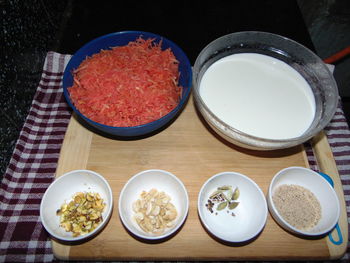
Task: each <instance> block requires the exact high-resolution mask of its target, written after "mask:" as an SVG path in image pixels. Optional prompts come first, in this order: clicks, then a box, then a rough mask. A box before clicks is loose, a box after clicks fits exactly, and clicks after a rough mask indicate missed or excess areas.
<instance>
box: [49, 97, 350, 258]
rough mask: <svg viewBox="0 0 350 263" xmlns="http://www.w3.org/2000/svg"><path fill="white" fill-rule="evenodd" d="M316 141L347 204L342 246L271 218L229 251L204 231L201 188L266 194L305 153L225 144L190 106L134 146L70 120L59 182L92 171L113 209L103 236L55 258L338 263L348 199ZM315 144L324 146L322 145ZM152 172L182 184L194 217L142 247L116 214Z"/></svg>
mask: <svg viewBox="0 0 350 263" xmlns="http://www.w3.org/2000/svg"><path fill="white" fill-rule="evenodd" d="M319 141H321V144H322V143H323V144H322V145H323V146H322V147H321V149H318V150H319V152H320V154H321V155H323V154H324V153H325V154H326V155H327V156H326V158H327V160H328V159H329V158H330V159H331V160H328V161H329V162H330V164H326V165H325V166H326V168H327V169H328V170H327V172H331V176H332V178H333V180H334V181H335V187H336V190H337V193H338V196H339V198H340V200H341V202H342V203H341V207H342V218H341V222H340V223H339V225H340V227H341V231H342V234H343V238H344V240H345V242H343V243H342V244H341V245H339V246H336V245H334V244H332V243H331V242H330V241H329V238H328V237H327V236H326V237H323V238H318V239H317V238H316V239H311V238H301V237H297V236H294V235H292V234H290V233H288V232H286V231H284V230H283V229H282V228H281V227H280V226H279V225H278V224H277V223H276V222H275V221H274V220H273V219H272V218H271V216H270V215H269V216H268V219H267V223H266V226H265V228H264V230H263V231H262V233H261V234H260V235H259V236H258V237H257V238H256V239H254V240H253V241H252V242H250V243H246V244H235V245H232V244H224V243H221V242H220V241H218V240H216V239H214V238H213V237H212V236H210V235H209V234H208V233H207V232H206V230H205V229H204V228H203V226H202V225H201V223H200V219H199V217H198V214H197V196H198V193H199V190H200V188H201V186H202V184H203V183H204V182H205V181H206V180H207V179H208V178H209V177H211V176H212V175H214V174H216V173H219V172H223V171H235V172H239V173H243V174H245V175H247V176H249V177H250V178H252V179H253V180H254V181H255V182H256V183H257V184H258V185H259V186H260V187H261V189H262V190H263V192H264V193H265V194H266V193H267V189H268V185H269V183H270V181H271V179H272V177H273V176H274V174H275V173H276V172H278V171H279V170H281V169H283V168H285V167H288V166H304V167H308V162H307V158H306V154H305V151H304V149H303V147H302V146H298V147H294V148H291V149H287V150H278V151H269V152H263V151H252V150H246V149H241V148H238V147H236V146H234V145H232V144H230V143H228V142H226V141H224V140H222V139H221V138H220V137H219V136H218V135H216V134H215V133H214V132H213V131H212V130H211V128H209V127H208V125H206V123H205V121H203V119H202V118H201V116H200V114H199V113H198V112H197V110H196V109H195V107H194V105H193V101H192V98H191V99H190V100H189V101H188V103H187V105H186V107H185V109H184V111H183V112H182V113H181V114H180V116H179V117H178V118H177V119H176V120H175V121H174V122H173V123H172V124H171V125H169V126H168V127H166V128H165V129H164V130H162V131H161V132H159V133H157V134H154V135H153V136H149V137H146V138H142V139H137V140H121V139H115V138H114V139H113V138H107V137H104V136H101V135H99V134H97V133H94V132H92V131H91V130H89V128H88V127H84V126H83V125H82V124H81V123H79V122H78V121H77V119H76V117H75V116H73V117H72V118H71V121H70V124H69V126H68V129H67V133H66V136H65V139H64V143H63V146H62V150H61V154H60V158H59V163H58V167H57V171H56V177H59V176H61V175H62V174H64V173H66V172H68V171H71V170H74V169H90V170H94V171H96V172H98V173H100V174H102V175H103V176H104V177H105V178H106V179H107V180H108V182H109V183H110V185H111V187H112V189H113V196H114V208H113V214H112V217H111V219H110V221H109V223H108V224H107V226H106V228H105V229H104V230H103V231H102V232H101V233H100V234H99V235H97V236H96V237H95V238H93V239H91V240H89V241H87V242H85V243H81V244H72V245H69V244H62V243H58V242H57V241H54V240H52V246H53V251H54V255H55V256H56V257H57V258H59V259H70V260H77V259H85V260H136V261H137V260H220V261H221V260H257V259H260V260H268V259H271V260H277V259H280V260H284V259H293V260H294V259H298V260H300V259H333V258H339V257H341V256H342V255H343V254H344V253H345V250H346V242H347V233H348V232H347V231H348V229H347V228H348V225H347V218H346V213H345V211H346V210H345V202H344V194H343V190H342V188H341V183H340V179H339V175H338V173H337V170H336V167H335V168H334V166H333V167H332V165H335V164H334V160H333V156H332V153H331V152H330V149H329V146H328V148H327V145H328V143H327V141H324V138H319ZM315 144H316V146H319V142H318V141H315ZM318 148H320V147H318ZM332 160H333V163H332ZM321 161H322V156H321ZM321 167H322V166H321ZM147 169H164V170H167V171H169V172H172V173H173V174H175V175H176V176H177V177H179V178H180V179H181V180H182V181H183V183H184V184H185V186H186V188H187V191H188V193H189V198H190V209H189V214H188V217H187V220H186V222H185V224H184V225H183V227H182V228H181V230H180V231H179V232H178V233H177V234H176V235H175V236H173V237H172V238H171V239H169V240H166V241H163V242H158V243H154V242H153V243H151V242H146V241H145V242H143V241H140V240H136V239H135V238H133V237H132V236H130V235H129V233H128V232H127V231H126V229H125V228H124V227H123V225H122V223H121V221H120V218H119V214H118V199H119V193H120V191H121V188H122V187H123V186H124V184H125V183H126V182H127V180H128V179H129V178H130V177H131V176H133V175H134V174H136V173H138V172H140V171H142V170H147ZM334 169H335V171H334ZM344 220H345V221H344ZM336 239H337V237H336Z"/></svg>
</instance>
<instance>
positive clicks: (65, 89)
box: [62, 30, 193, 131]
mask: <svg viewBox="0 0 350 263" xmlns="http://www.w3.org/2000/svg"><path fill="white" fill-rule="evenodd" d="M124 34H139V36H142V35H147V37H149V38H156V39H159V40H162V41H166V42H168V43H170V44H171V45H172V46H174V47H175V48H176V49H178V51H179V52H180V53H182V55H183V57H184V58H185V61H184V62H185V67H186V68H187V70H189V78H188V81H187V85H188V89H186V92H185V93H182V97H181V100H180V102H179V104H178V105H177V106H176V107H175V108H174V109H173V110H172V111H170V112H168V113H167V114H166V115H164V116H163V117H161V118H159V119H157V120H155V121H152V122H148V123H145V124H142V125H137V126H130V127H117V126H109V125H105V124H102V123H98V122H95V121H93V120H91V119H89V118H88V117H86V116H85V115H84V114H82V113H81V112H80V111H79V110H78V109H77V108H76V107H75V106H74V104H73V103H72V102H71V99H70V95H69V92H68V87H65V86H64V79H65V78H66V77H67V74H72V73H71V72H70V71H71V70H72V69H70V70H69V71H68V68H69V66H70V64H71V63H72V61H73V58H74V56H76V54H77V53H79V52H80V51H81V50H83V49H85V48H86V47H88V46H90V45H92V44H94V43H95V42H98V41H100V40H102V39H105V38H109V37H112V36H118V35H124ZM106 49H108V48H106ZM101 50H102V49H101ZM192 75H193V74H192V66H191V63H190V61H189V59H188V57H187V55H186V53H185V52H184V51H183V50H182V49H181V48H180V47H179V46H178V45H177V44H175V43H174V42H173V41H171V40H169V39H168V38H166V37H163V36H160V35H157V34H155V33H150V32H146V31H133V30H127V31H119V32H114V33H109V34H106V35H103V36H100V37H97V38H95V39H93V40H91V41H89V42H87V43H86V44H84V45H83V46H82V47H81V48H79V49H78V50H77V51H76V52H75V53H74V54H73V56H72V57H71V58H70V60H69V62H68V64H67V66H66V68H65V70H64V74H63V79H62V87H63V94H64V96H65V98H66V101H67V102H68V105H69V106H70V107H71V108H72V109H73V111H74V112H75V113H77V114H78V116H79V117H81V118H83V119H84V120H85V121H87V122H88V123H90V125H91V124H92V125H93V126H95V127H96V126H97V127H100V128H101V129H102V130H103V131H105V130H106V129H112V130H113V131H126V130H130V129H132V130H137V129H142V128H145V127H148V126H149V125H152V124H156V123H161V124H162V122H163V121H165V119H166V118H167V117H169V115H170V116H171V117H173V116H172V115H174V116H175V115H176V113H177V112H178V111H180V109H181V108H182V107H183V105H184V104H185V103H186V101H187V99H188V97H189V94H190V92H191V88H192Z"/></svg>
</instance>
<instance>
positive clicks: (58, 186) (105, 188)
mask: <svg viewBox="0 0 350 263" xmlns="http://www.w3.org/2000/svg"><path fill="white" fill-rule="evenodd" d="M77 192H94V193H99V194H100V196H101V198H102V199H103V200H104V202H105V203H106V208H105V209H104V211H103V214H102V218H103V222H102V223H100V224H99V226H98V227H97V228H96V229H95V230H93V231H92V232H90V233H89V234H86V235H81V236H78V237H73V235H72V232H66V231H65V230H64V228H62V227H60V226H59V225H60V217H59V216H57V215H56V211H57V210H58V209H59V208H60V207H61V205H62V204H64V203H68V202H69V201H70V200H72V197H73V195H74V194H75V193H77ZM112 208H113V196H112V190H111V188H110V186H109V185H108V182H107V181H106V180H105V179H104V178H103V177H102V176H101V175H99V174H97V173H95V172H93V171H89V170H75V171H71V172H69V173H66V174H64V175H62V176H60V177H58V178H57V179H56V180H55V181H54V182H53V183H52V184H51V185H50V186H49V188H48V189H47V190H46V192H45V194H44V196H43V198H42V201H41V205H40V218H41V221H42V223H43V225H44V227H45V229H46V230H47V231H48V232H49V234H50V235H52V236H53V237H55V238H57V239H60V240H64V241H77V240H81V239H85V238H87V237H90V236H91V235H94V234H95V233H97V232H98V231H99V230H100V229H102V228H103V226H104V225H105V224H107V222H108V220H109V217H110V215H111V213H112Z"/></svg>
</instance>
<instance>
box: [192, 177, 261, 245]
mask: <svg viewBox="0 0 350 263" xmlns="http://www.w3.org/2000/svg"><path fill="white" fill-rule="evenodd" d="M227 174H228V175H230V176H239V177H242V178H243V179H244V180H246V181H247V182H249V184H252V185H253V186H254V188H255V189H256V190H257V191H258V193H259V196H260V197H261V200H262V201H263V204H264V207H263V215H262V216H263V221H262V222H263V223H262V224H260V225H259V226H258V228H257V229H256V231H254V235H252V236H248V237H246V238H244V239H242V240H229V239H225V238H223V237H221V236H220V235H217V232H216V231H215V229H213V228H212V227H211V226H210V225H208V223H207V222H206V221H205V220H204V218H203V217H204V216H203V214H202V209H201V207H202V204H201V202H200V201H201V196H202V195H204V190H205V188H206V186H207V185H208V184H209V183H210V182H211V181H212V180H214V179H215V178H217V177H220V176H223V175H227ZM197 211H198V215H199V219H200V221H201V222H202V223H203V225H204V226H205V228H206V229H207V230H208V231H209V232H210V233H211V234H213V235H214V236H216V237H217V238H219V239H221V240H223V241H226V242H229V243H244V242H247V241H250V240H253V239H254V238H255V237H256V236H257V235H259V234H260V233H261V232H262V231H263V229H264V227H265V225H266V222H267V216H268V205H267V201H266V197H265V194H264V192H263V191H262V189H261V188H260V186H259V185H258V184H257V183H256V182H255V181H254V180H253V179H251V178H250V177H249V176H247V175H244V174H242V173H239V172H233V171H224V172H220V173H217V174H214V175H213V176H211V177H209V178H208V179H207V180H206V181H205V182H204V183H203V185H202V187H201V189H200V191H199V193H198V197H197Z"/></svg>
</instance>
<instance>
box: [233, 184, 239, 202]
mask: <svg viewBox="0 0 350 263" xmlns="http://www.w3.org/2000/svg"><path fill="white" fill-rule="evenodd" d="M239 195H240V192H239V189H238V187H236V189H235V191H234V192H233V195H232V198H231V200H237V199H238V197H239Z"/></svg>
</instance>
